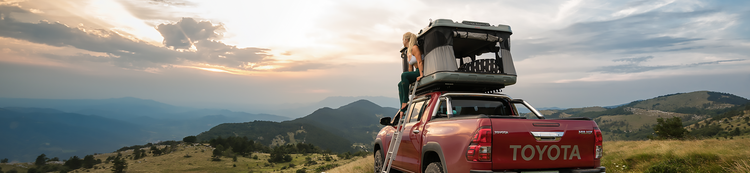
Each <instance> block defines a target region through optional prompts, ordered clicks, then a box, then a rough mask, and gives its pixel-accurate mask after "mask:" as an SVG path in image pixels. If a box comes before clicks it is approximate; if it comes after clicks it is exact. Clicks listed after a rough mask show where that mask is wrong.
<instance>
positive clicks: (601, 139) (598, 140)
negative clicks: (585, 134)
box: [594, 127, 604, 159]
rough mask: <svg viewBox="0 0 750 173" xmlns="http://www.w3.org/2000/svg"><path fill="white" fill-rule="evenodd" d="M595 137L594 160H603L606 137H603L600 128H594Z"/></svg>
mask: <svg viewBox="0 0 750 173" xmlns="http://www.w3.org/2000/svg"><path fill="white" fill-rule="evenodd" d="M594 137H596V142H594V146H595V149H596V150H595V151H594V153H595V155H594V159H600V158H602V155H603V154H604V150H603V149H602V143H603V142H604V137H603V136H602V131H601V130H599V128H598V127H594Z"/></svg>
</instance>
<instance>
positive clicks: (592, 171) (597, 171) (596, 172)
mask: <svg viewBox="0 0 750 173" xmlns="http://www.w3.org/2000/svg"><path fill="white" fill-rule="evenodd" d="M527 171H528V172H545V171H558V172H559V173H604V172H606V168H604V166H600V167H598V168H589V169H554V170H514V171H490V170H471V171H469V172H470V173H522V172H527Z"/></svg>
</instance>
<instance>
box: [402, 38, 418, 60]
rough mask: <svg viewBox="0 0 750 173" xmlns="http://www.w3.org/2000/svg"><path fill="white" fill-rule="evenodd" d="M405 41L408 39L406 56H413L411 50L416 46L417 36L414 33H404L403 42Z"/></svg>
mask: <svg viewBox="0 0 750 173" xmlns="http://www.w3.org/2000/svg"><path fill="white" fill-rule="evenodd" d="M406 39H409V44H407V46H408V47H406V55H407V56H409V55H413V54H411V48H412V47H414V45H415V44H417V35H414V33H411V32H406V33H404V40H406Z"/></svg>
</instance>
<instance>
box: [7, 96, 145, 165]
mask: <svg viewBox="0 0 750 173" xmlns="http://www.w3.org/2000/svg"><path fill="white" fill-rule="evenodd" d="M148 136H149V134H148V132H147V131H145V130H144V129H143V128H142V127H140V126H138V125H135V124H132V123H128V122H124V121H120V120H114V119H109V118H105V117H100V116H93V115H81V114H74V113H65V112H62V111H58V110H54V109H36V108H17V107H14V108H0V139H2V146H3V147H0V157H3V158H8V159H10V160H11V161H20V162H32V161H34V159H35V158H36V156H39V155H40V154H42V153H44V154H46V155H47V156H49V157H50V158H51V157H59V158H61V159H67V158H68V157H70V156H73V155H78V156H84V155H86V154H92V153H102V152H110V151H112V150H113V149H117V148H119V147H122V146H127V145H133V144H139V143H143V142H144V141H146V139H147V138H148Z"/></svg>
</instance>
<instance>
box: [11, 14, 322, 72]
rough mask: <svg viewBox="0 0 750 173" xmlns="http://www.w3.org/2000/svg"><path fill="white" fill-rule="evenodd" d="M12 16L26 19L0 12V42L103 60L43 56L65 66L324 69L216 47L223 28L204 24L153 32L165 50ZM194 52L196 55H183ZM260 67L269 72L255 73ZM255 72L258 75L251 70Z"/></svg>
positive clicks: (259, 51) (186, 21)
mask: <svg viewBox="0 0 750 173" xmlns="http://www.w3.org/2000/svg"><path fill="white" fill-rule="evenodd" d="M12 13H29V12H28V11H26V10H23V9H21V8H19V7H16V6H0V36H1V37H9V38H15V39H20V40H26V41H30V42H33V43H40V44H46V45H51V46H57V47H64V46H70V47H75V48H78V49H82V50H88V51H93V52H101V53H105V54H106V55H107V56H91V55H83V54H81V55H75V56H70V57H62V56H58V55H45V56H46V57H48V58H50V59H56V60H65V61H70V62H73V61H91V62H108V63H111V64H113V65H116V66H119V67H123V68H128V69H141V70H145V69H161V68H165V67H170V66H171V65H202V66H210V67H217V66H218V67H220V68H233V69H232V70H234V71H237V70H240V71H243V70H244V71H258V70H264V71H306V70H310V69H316V68H323V67H327V66H326V65H324V64H321V63H316V62H308V61H279V60H276V59H273V58H271V57H270V55H268V54H267V53H266V52H267V51H270V50H268V49H263V48H253V47H248V48H238V47H237V46H232V45H227V44H224V43H222V42H221V41H217V40H218V39H221V38H222V31H223V28H222V26H221V25H214V24H212V23H211V22H209V21H196V20H195V19H192V18H182V19H181V20H180V21H178V22H175V23H166V24H161V25H159V27H158V28H157V29H158V31H159V32H160V33H161V34H162V35H163V36H164V45H165V46H167V47H172V48H174V49H181V50H170V49H167V48H165V47H161V46H158V45H151V44H149V43H147V42H144V41H140V40H135V39H132V38H129V37H125V36H123V35H120V34H118V33H117V32H114V31H110V30H104V29H87V28H74V27H69V26H67V25H64V24H61V23H58V22H49V21H40V22H39V23H25V22H20V21H17V20H15V19H14V18H13V17H12V15H11V14H12ZM191 47H194V48H195V50H183V49H188V48H191ZM259 66H265V67H274V68H257V67H259ZM256 68H257V69H256Z"/></svg>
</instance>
